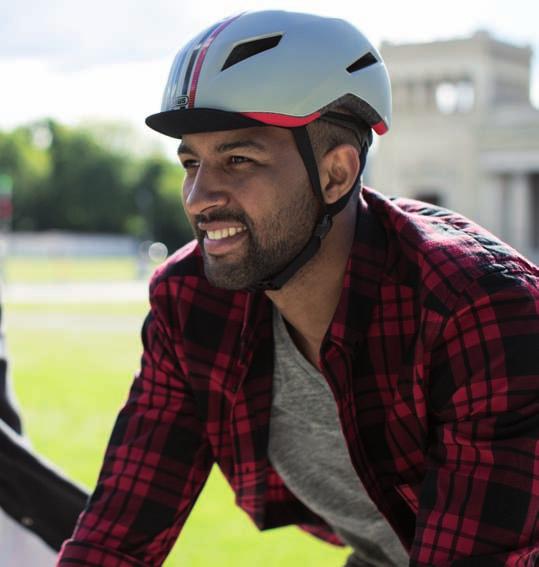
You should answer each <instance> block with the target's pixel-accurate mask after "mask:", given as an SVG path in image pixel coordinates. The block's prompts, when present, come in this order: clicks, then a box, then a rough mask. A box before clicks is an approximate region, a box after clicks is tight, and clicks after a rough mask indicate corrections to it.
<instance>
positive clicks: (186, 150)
mask: <svg viewBox="0 0 539 567" xmlns="http://www.w3.org/2000/svg"><path fill="white" fill-rule="evenodd" d="M245 148H248V149H253V150H258V151H260V152H264V151H266V150H267V148H266V146H264V144H261V143H260V142H256V141H255V140H236V141H235V142H225V143H223V144H219V145H218V146H216V148H215V150H216V151H217V152H218V153H220V154H222V153H225V152H230V151H232V150H237V149H245ZM180 154H193V155H196V152H195V151H194V150H193V149H192V148H191V147H189V146H188V145H187V144H186V143H185V142H181V143H180V145H179V146H178V155H180Z"/></svg>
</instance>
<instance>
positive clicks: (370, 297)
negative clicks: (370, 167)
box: [326, 192, 387, 347]
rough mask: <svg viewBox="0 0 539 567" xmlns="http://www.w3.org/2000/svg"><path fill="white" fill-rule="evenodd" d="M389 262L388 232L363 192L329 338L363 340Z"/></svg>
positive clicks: (346, 342) (347, 343)
mask: <svg viewBox="0 0 539 567" xmlns="http://www.w3.org/2000/svg"><path fill="white" fill-rule="evenodd" d="M386 264H387V236H386V232H385V230H384V227H383V225H382V223H381V222H380V220H379V219H378V218H377V217H376V215H375V214H374V212H373V211H372V209H371V208H370V207H369V205H368V203H367V201H366V200H365V198H364V195H363V192H362V193H361V194H360V196H359V199H358V214H357V219H356V230H355V237H354V242H353V244H352V248H351V250H350V256H349V258H348V263H347V266H346V272H345V275H344V280H343V289H342V292H341V297H340V299H339V303H338V304H337V309H336V310H335V315H334V316H333V320H332V322H331V324H330V326H329V328H328V332H327V334H326V339H328V340H330V341H333V342H335V343H337V344H339V345H343V346H348V347H353V346H355V345H356V344H358V343H359V342H361V341H362V339H363V337H364V335H365V331H366V329H367V327H368V325H369V323H370V320H371V317H372V310H373V307H374V305H376V303H378V301H379V297H380V284H381V280H382V277H383V275H384V273H385V271H386Z"/></svg>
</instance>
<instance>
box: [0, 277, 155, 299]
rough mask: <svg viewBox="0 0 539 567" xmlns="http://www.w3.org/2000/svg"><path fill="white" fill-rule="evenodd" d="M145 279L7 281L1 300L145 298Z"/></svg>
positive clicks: (146, 286)
mask: <svg viewBox="0 0 539 567" xmlns="http://www.w3.org/2000/svg"><path fill="white" fill-rule="evenodd" d="M147 297H148V283H147V282H146V281H143V280H141V281H137V280H134V281H116V282H70V283H31V284H26V283H6V284H4V285H3V287H2V301H3V302H4V303H49V302H51V303H53V302H60V303H82V302H88V303H90V302H94V303H101V302H107V301H110V302H113V303H116V302H129V301H146V300H147Z"/></svg>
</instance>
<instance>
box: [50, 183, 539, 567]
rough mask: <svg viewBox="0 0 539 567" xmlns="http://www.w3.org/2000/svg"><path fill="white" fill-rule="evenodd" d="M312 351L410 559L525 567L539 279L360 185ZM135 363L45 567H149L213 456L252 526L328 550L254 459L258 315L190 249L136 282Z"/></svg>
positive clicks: (260, 451)
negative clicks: (106, 438) (142, 318)
mask: <svg viewBox="0 0 539 567" xmlns="http://www.w3.org/2000/svg"><path fill="white" fill-rule="evenodd" d="M359 209H360V210H359V220H358V223H357V231H356V236H355V241H354V244H353V246H352V250H351V254H350V258H349V261H348V264H347V269H346V274H345V278H344V286H343V291H342V295H341V298H340V301H339V304H338V307H337V310H336V312H335V315H334V318H333V321H332V323H331V325H330V327H329V329H328V331H327V334H326V336H325V338H324V341H323V344H322V348H321V351H320V361H321V368H322V370H323V374H324V376H325V377H326V379H327V381H328V384H329V386H330V387H331V389H332V391H333V393H334V395H335V399H336V400H337V404H338V411H339V416H340V420H341V424H342V429H343V432H344V435H345V438H346V440H347V443H348V447H349V451H350V456H351V459H352V463H353V465H354V466H355V469H356V471H357V474H358V477H359V478H360V479H361V481H362V483H363V485H364V486H365V489H366V490H367V492H368V494H369V495H370V497H371V498H372V500H373V501H374V502H375V503H376V505H377V506H378V508H379V509H380V511H381V512H382V513H383V514H384V515H385V517H386V518H387V520H388V522H389V523H390V524H391V525H392V526H393V528H394V530H395V531H396V533H397V534H398V536H399V537H400V539H401V540H402V542H403V544H404V545H405V546H406V548H407V549H409V552H410V565H412V566H427V565H435V566H437V567H440V566H445V565H454V566H459V567H466V566H473V567H477V566H480V565H481V566H482V565H484V566H487V565H488V566H489V567H494V566H501V565H508V566H509V565H511V566H521V567H524V566H526V567H532V566H533V565H535V562H536V561H537V559H538V558H539V534H538V510H539V460H538V459H537V455H538V446H539V443H538V440H537V438H538V435H537V433H538V416H539V400H538V387H537V386H538V378H539V356H538V351H539V285H538V284H539V270H538V269H537V267H535V266H533V265H532V264H530V263H529V262H527V261H526V260H525V259H524V258H522V257H521V256H519V255H518V254H517V253H516V252H515V251H514V250H512V249H510V248H509V247H508V246H506V245H504V244H502V243H501V242H500V241H498V240H496V239H495V238H494V237H492V236H491V235H490V234H489V233H487V232H486V231H484V230H482V229H481V228H479V227H477V226H476V225H474V224H473V223H471V222H470V221H468V220H467V219H465V218H463V217H461V216H458V215H456V214H454V213H451V212H449V211H446V210H443V209H439V208H436V207H430V206H427V205H425V204H424V203H419V202H416V201H411V200H407V199H388V198H386V197H383V196H382V195H380V194H379V193H376V192H374V191H372V190H369V189H364V191H363V193H362V198H361V199H360V204H359ZM150 297H151V305H152V307H151V312H150V314H149V316H148V318H147V319H146V322H145V325H144V329H143V342H144V354H143V358H142V368H141V371H140V373H139V374H138V376H137V377H136V379H135V381H134V383H133V386H132V389H131V392H130V395H129V399H128V401H127V403H126V405H125V406H124V408H123V409H122V410H121V413H120V414H119V416H118V419H117V422H116V425H115V427H114V430H113V433H112V436H111V439H110V442H109V446H108V449H107V452H106V456H105V461H104V464H103V468H102V471H101V475H100V478H99V481H98V485H97V488H96V490H95V492H94V494H93V496H92V498H91V500H90V502H89V504H88V507H87V509H86V511H85V512H84V513H83V514H82V515H81V517H80V518H79V522H78V525H77V527H76V530H75V533H74V535H73V538H72V539H71V540H68V541H67V542H66V543H65V544H64V548H63V552H62V554H61V557H60V560H59V565H61V566H64V567H67V566H75V565H76V566H80V565H87V566H96V567H97V566H99V567H124V566H125V567H127V566H141V565H151V566H156V565H160V564H161V563H162V562H163V560H164V558H165V557H166V555H167V553H168V552H169V550H170V548H171V546H172V545H173V543H174V541H175V540H176V538H177V536H178V534H179V532H180V529H181V528H182V526H183V524H184V522H185V521H186V519H187V516H188V514H189V512H190V511H191V509H192V507H193V504H194V502H195V500H196V498H197V496H198V494H199V493H200V491H201V489H202V487H203V485H204V482H205V480H206V478H207V476H208V473H209V472H210V468H211V466H212V464H213V463H214V462H216V463H218V465H219V467H220V468H221V470H222V471H223V473H224V475H225V477H226V478H227V479H228V481H229V483H230V484H231V486H232V488H233V490H234V491H235V493H236V499H237V504H238V505H239V506H240V507H241V508H243V510H245V511H246V512H247V513H248V514H249V516H250V517H251V518H252V519H253V521H254V522H255V523H256V525H257V526H258V527H259V528H260V529H267V528H272V527H276V526H281V525H286V524H290V523H295V524H299V525H301V526H302V527H304V528H306V529H308V530H309V531H311V532H312V533H315V534H316V535H319V536H321V537H325V538H326V539H329V540H331V541H333V542H337V539H336V538H335V536H333V535H332V534H331V532H330V531H329V528H328V527H327V525H326V524H325V523H324V522H323V520H322V519H321V518H319V517H317V516H315V515H314V514H313V513H312V512H311V511H310V510H308V509H307V508H306V507H305V506H304V505H303V504H302V503H300V502H299V501H298V500H297V499H296V498H294V496H293V495H292V494H291V493H290V492H289V491H288V489H287V488H286V486H285V485H284V484H283V482H282V480H281V479H280V478H279V476H278V475H277V474H276V472H275V471H274V470H273V469H272V467H271V465H270V463H269V462H268V457H267V452H266V448H267V443H268V430H269V418H270V409H271V401H272V363H273V362H272V359H273V338H272V324H271V322H272V311H271V303H270V301H269V300H268V298H267V297H266V296H265V295H264V294H263V293H247V292H242V291H237V292H236V291H226V290H220V289H216V288H213V287H212V286H210V284H209V283H208V282H207V280H206V279H205V278H204V275H203V266H202V258H201V255H200V251H199V248H198V246H197V245H196V243H191V244H189V245H187V246H185V247H184V248H183V249H181V250H180V251H178V252H177V253H176V254H175V255H174V256H172V257H171V258H170V259H169V260H168V261H167V262H166V263H165V264H164V265H163V266H162V267H161V268H160V269H159V270H158V271H157V272H156V274H155V275H154V277H153V279H152V283H151V288H150Z"/></svg>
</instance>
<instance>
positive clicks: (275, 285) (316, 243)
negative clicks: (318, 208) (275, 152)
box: [247, 126, 369, 291]
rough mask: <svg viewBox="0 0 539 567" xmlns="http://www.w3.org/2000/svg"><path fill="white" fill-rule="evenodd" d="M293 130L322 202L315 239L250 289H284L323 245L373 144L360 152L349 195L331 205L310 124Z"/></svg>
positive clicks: (311, 180) (313, 237) (365, 146)
mask: <svg viewBox="0 0 539 567" xmlns="http://www.w3.org/2000/svg"><path fill="white" fill-rule="evenodd" d="M291 131H292V134H293V135H294V140H295V142H296V146H297V148H298V151H299V153H300V156H301V158H302V160H303V163H304V165H305V169H306V170H307V175H308V176H309V181H310V182H311V186H312V188H313V191H314V193H315V195H316V197H317V198H318V200H319V201H320V202H321V204H322V207H323V208H322V214H321V217H320V219H319V220H318V222H317V223H316V226H315V227H314V230H313V233H312V235H311V238H310V239H309V241H308V242H307V244H306V245H305V246H304V248H303V249H302V250H301V251H300V252H299V253H298V254H297V255H296V256H295V257H294V258H293V259H292V260H291V261H290V262H289V263H288V265H287V266H286V267H285V268H284V269H282V270H281V271H280V272H278V273H277V274H274V275H273V276H271V277H269V278H267V279H264V280H261V281H259V282H257V283H255V284H253V285H251V286H249V287H248V288H247V289H248V291H259V290H263V291H267V290H271V291H276V290H279V289H281V288H282V287H283V285H284V284H285V283H286V282H288V280H290V278H292V276H293V275H294V274H295V273H296V272H297V271H298V270H299V269H300V268H301V267H302V266H304V265H305V264H306V263H307V262H308V261H309V260H310V259H311V258H312V257H313V256H314V255H315V254H316V253H317V252H318V250H319V249H320V246H321V244H322V239H323V238H324V237H325V236H326V235H327V233H328V232H329V231H330V229H331V227H332V225H333V217H334V216H335V215H336V214H337V213H339V212H340V211H342V209H344V207H345V206H346V204H347V203H348V201H349V199H350V197H351V196H352V194H353V193H354V191H355V190H356V189H357V188H358V186H359V184H360V182H361V174H362V172H363V168H364V167H365V160H366V156H367V150H368V148H369V144H364V145H363V147H362V150H361V155H360V160H361V165H360V171H359V173H358V176H357V178H356V180H355V182H354V186H353V187H352V188H351V189H350V191H348V192H347V193H346V195H343V196H342V197H341V198H340V199H338V200H337V201H335V203H332V204H330V205H328V204H326V202H325V200H324V194H323V193H322V187H321V185H320V176H319V174H318V165H317V163H316V158H315V155H314V151H313V146H312V143H311V139H310V138H309V133H308V131H307V127H306V126H300V127H299V128H291Z"/></svg>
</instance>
